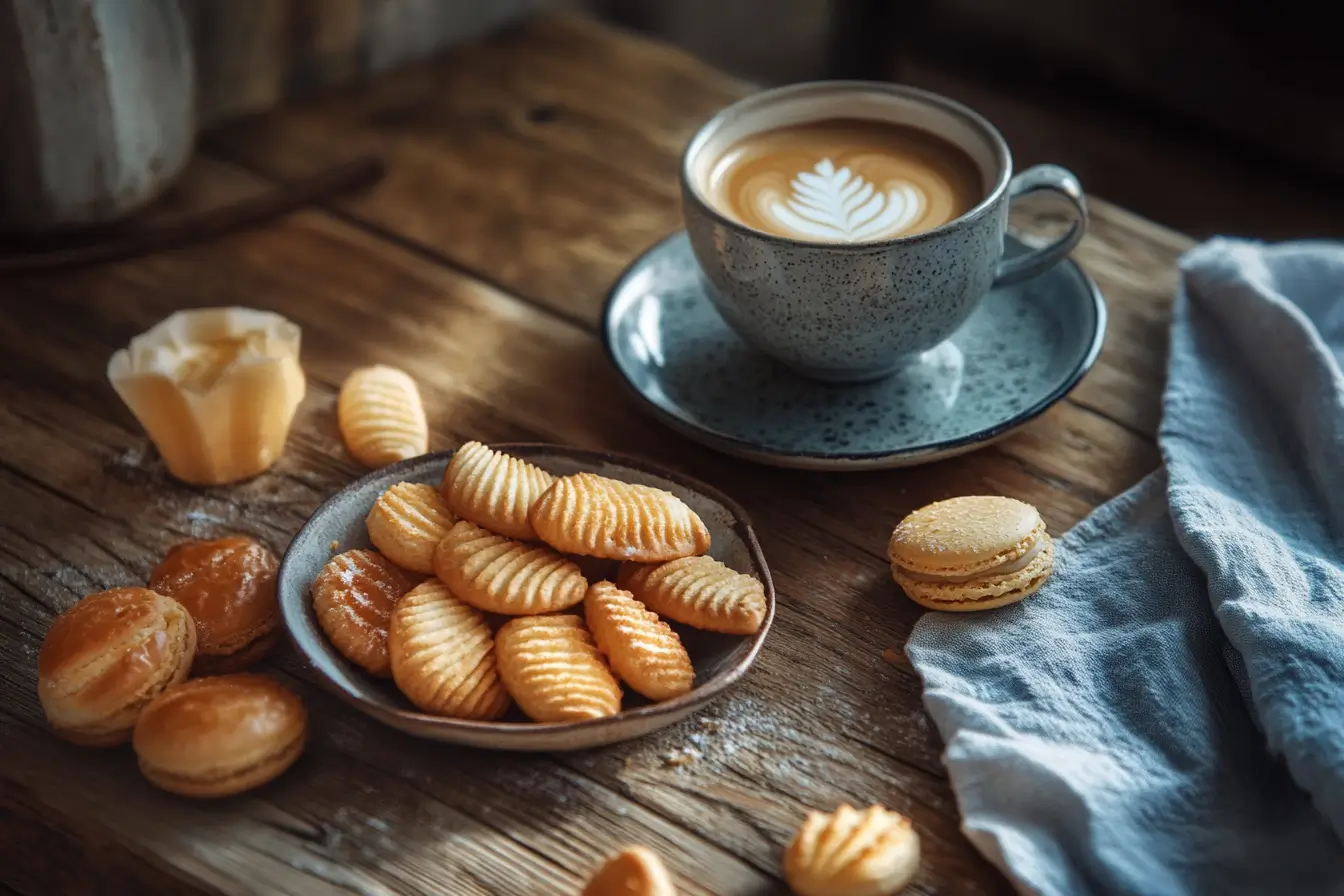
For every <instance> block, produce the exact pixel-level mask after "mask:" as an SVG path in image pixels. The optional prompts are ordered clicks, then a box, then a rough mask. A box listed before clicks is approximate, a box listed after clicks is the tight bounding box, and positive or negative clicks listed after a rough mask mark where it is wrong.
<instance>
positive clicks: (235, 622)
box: [149, 535, 280, 675]
mask: <svg viewBox="0 0 1344 896" xmlns="http://www.w3.org/2000/svg"><path fill="white" fill-rule="evenodd" d="M276 565H277V564H276V560H275V555H274V554H272V553H271V552H270V551H269V550H267V548H266V546H265V545H263V544H261V543H260V542H259V541H257V540H256V539H253V538H247V537H246V536H242V535H231V536H229V537H227V538H217V539H215V540H213V541H187V542H183V543H182V544H179V545H175V546H174V547H173V548H172V549H170V550H169V551H168V554H167V556H165V557H164V558H163V562H162V563H160V564H159V565H158V566H156V567H154V571H153V572H152V573H150V575H149V587H150V590H152V591H154V592H156V593H158V594H162V595H164V596H165V597H171V598H172V599H173V600H175V601H177V602H178V603H180V604H181V605H182V606H183V607H185V608H186V610H187V612H188V613H190V614H191V619H192V621H193V622H194V623H195V624H196V660H195V662H194V663H193V664H192V667H191V671H192V673H193V674H195V675H218V674H220V673H224V672H236V671H238V670H240V669H244V668H246V667H247V666H250V665H251V664H253V663H255V662H257V661H258V660H260V659H261V658H262V657H263V656H265V655H266V653H267V651H269V650H270V649H271V648H272V647H274V646H275V644H276V642H278V641H279V640H280V605H279V603H277V602H276V599H275V569H276Z"/></svg>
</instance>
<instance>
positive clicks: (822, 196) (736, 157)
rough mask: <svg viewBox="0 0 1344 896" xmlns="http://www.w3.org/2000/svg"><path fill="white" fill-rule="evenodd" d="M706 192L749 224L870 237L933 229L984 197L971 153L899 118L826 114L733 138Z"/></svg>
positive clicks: (823, 235) (800, 236) (813, 236)
mask: <svg viewBox="0 0 1344 896" xmlns="http://www.w3.org/2000/svg"><path fill="white" fill-rule="evenodd" d="M705 193H706V195H707V197H708V199H709V200H710V202H711V203H712V204H713V205H714V206H715V207H716V208H717V209H718V210H719V211H720V212H722V213H723V214H725V215H727V216H728V217H730V218H733V219H734V220H736V221H738V222H739V223H741V224H744V225H746V226H747V227H751V228H754V229H755V230H760V231H764V232H765V233H771V234H775V235H777V236H783V237H789V238H792V239H797V240H803V241H807V242H826V243H866V242H875V241H880V240H888V239H892V238H894V237H901V236H909V235H911V234H915V233H921V232H923V231H926V230H932V229H934V228H935V227H939V226H941V225H943V224H946V223H947V222H949V221H952V220H955V219H956V218H959V217H961V216H962V215H963V214H965V213H966V212H967V211H969V210H970V209H972V208H973V207H974V206H975V205H976V204H977V203H978V202H980V200H981V199H983V198H984V195H985V188H984V184H983V182H982V178H981V175H980V169H979V168H978V167H977V166H976V164H975V162H974V161H972V160H971V157H970V156H969V155H967V153H966V152H965V151H964V150H962V149H960V148H959V147H957V146H954V145H953V144H952V143H949V142H948V141H946V140H943V139H942V138H940V137H936V136H934V135H933V134H930V133H929V132H927V131H923V130H920V129H919V128H915V127H910V126H907V125H902V124H896V123H893V122H886V121H878V120H868V119H828V120H822V121H811V122H807V123H804V124H796V125H788V126H786V127H780V128H775V129H773V130H767V131H762V132H760V133H757V134H752V135H751V136H749V137H745V138H743V139H741V140H739V141H737V142H736V143H734V144H733V145H732V146H730V147H729V148H728V149H727V151H726V152H724V154H723V156H722V157H721V158H719V159H718V160H717V161H716V162H715V163H714V165H713V167H712V168H711V169H710V171H709V173H708V183H707V184H706V185H705Z"/></svg>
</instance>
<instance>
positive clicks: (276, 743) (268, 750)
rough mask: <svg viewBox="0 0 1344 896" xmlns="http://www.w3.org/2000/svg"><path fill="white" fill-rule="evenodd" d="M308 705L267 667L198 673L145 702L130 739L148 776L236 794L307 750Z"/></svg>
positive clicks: (193, 789) (198, 793)
mask: <svg viewBox="0 0 1344 896" xmlns="http://www.w3.org/2000/svg"><path fill="white" fill-rule="evenodd" d="M307 735H308V712H307V710H306V709H304V706H303V701H302V700H300V699H299V696H298V695H297V694H295V693H294V692H293V691H291V690H290V689H289V688H287V687H285V686H284V685H282V684H281V683H280V682H278V681H276V680H275V679H274V678H268V677H267V676H265V675H250V674H245V673H244V674H235V675H216V676H214V677H211V678H197V679H195V680H193V681H188V682H187V683H185V684H180V685H178V686H177V687H174V688H169V689H168V690H167V691H164V692H163V693H162V694H160V695H159V696H158V697H156V698H154V700H153V701H152V702H151V703H150V704H149V705H148V706H146V707H145V711H144V712H142V713H141V714H140V720H139V721H138V722H137V723H136V726H135V737H134V740H133V742H132V746H133V747H134V748H135V755H136V757H137V758H138V759H139V761H140V771H141V773H142V774H144V776H145V777H146V778H148V779H149V781H150V783H151V784H154V785H155V786H156V787H161V788H163V789H164V790H167V791H170V792H172V793H176V794H180V795H182V796H192V797H200V798H214V797H225V796H232V795H234V794H236V793H242V792H243V791H245V790H251V789H252V788H254V787H260V786H261V785H262V784H265V783H267V782H268V781H271V780H274V779H275V778H277V777H279V776H280V774H281V773H283V772H284V771H285V770H286V769H288V768H289V767H290V766H291V765H293V764H294V761H295V760H297V759H298V758H299V755H300V754H301V753H303V745H304V741H305V739H306V738H307Z"/></svg>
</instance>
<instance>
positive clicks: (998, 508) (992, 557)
mask: <svg viewBox="0 0 1344 896" xmlns="http://www.w3.org/2000/svg"><path fill="white" fill-rule="evenodd" d="M887 556H888V557H889V558H890V560H891V577H892V578H893V579H895V581H896V584H897V585H900V586H901V589H902V590H903V591H905V594H906V596H907V597H909V598H910V599H911V600H912V601H914V602H915V603H917V604H919V605H920V606H922V607H926V608H927V609H930V610H950V611H954V612H971V611H974V610H990V609H993V608H995V607H1003V606H1007V605H1008V604H1013V603H1017V602H1018V601H1020V600H1022V599H1023V598H1025V597H1029V596H1031V595H1032V594H1035V593H1036V591H1037V590H1038V589H1040V587H1041V586H1042V585H1044V584H1045V580H1046V579H1048V578H1049V577H1050V572H1051V570H1052V569H1054V558H1055V549H1054V542H1053V541H1052V540H1051V538H1050V536H1049V534H1048V533H1047V532H1046V531H1045V522H1044V521H1043V520H1042V519H1041V515H1040V513H1038V512H1037V510H1036V508H1035V507H1032V506H1031V505H1030V504H1024V503H1023V502H1021V501H1016V500H1014V499H1012V498H1002V497H997V496H990V495H972V496H967V497H962V498H951V499H949V500H947V501H938V502H937V503H934V504H929V505H928V506H926V507H921V508H920V509H918V510H916V511H915V512H913V513H911V514H910V515H909V516H907V517H906V518H905V519H903V520H901V522H900V524H899V525H898V526H897V527H896V529H895V531H894V532H892V534H891V542H890V543H889V544H888V546H887Z"/></svg>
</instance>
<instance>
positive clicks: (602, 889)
mask: <svg viewBox="0 0 1344 896" xmlns="http://www.w3.org/2000/svg"><path fill="white" fill-rule="evenodd" d="M581 896H677V888H676V886H674V885H673V883H672V875H670V874H668V873H667V868H666V867H664V866H663V860H662V859H660V858H658V854H657V853H655V852H654V851H653V850H651V849H649V848H648V847H647V846H627V847H626V848H625V849H623V850H621V851H620V852H618V853H617V854H616V855H614V856H612V857H611V858H609V859H607V861H606V862H604V863H603V864H602V867H601V868H599V869H597V871H596V872H595V873H594V874H593V876H592V877H591V878H589V880H588V883H587V885H585V886H584V888H583V893H582V894H581Z"/></svg>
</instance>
